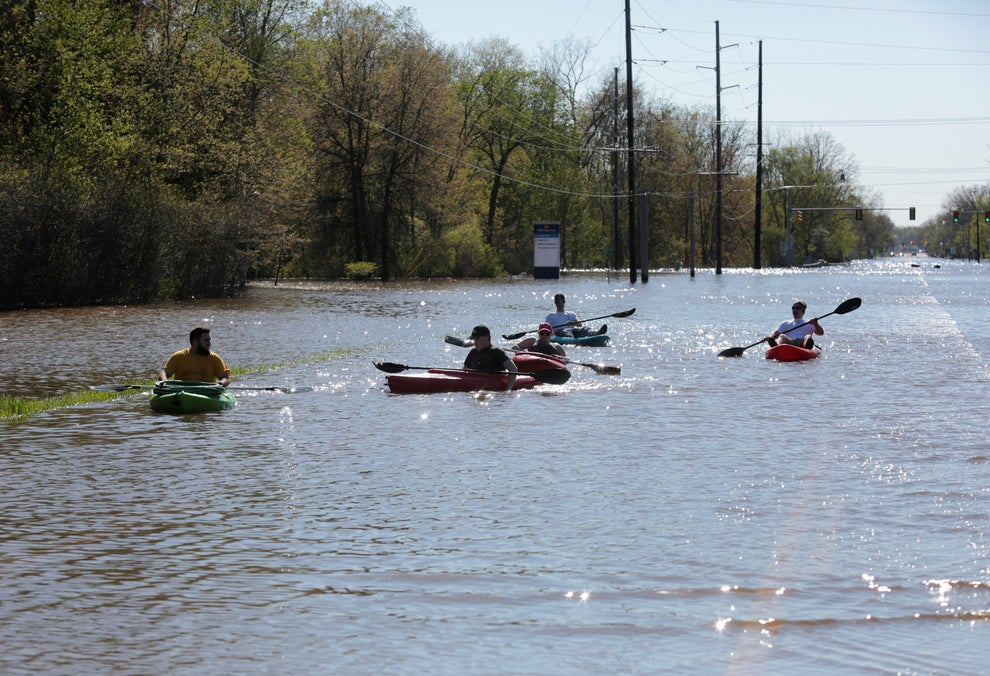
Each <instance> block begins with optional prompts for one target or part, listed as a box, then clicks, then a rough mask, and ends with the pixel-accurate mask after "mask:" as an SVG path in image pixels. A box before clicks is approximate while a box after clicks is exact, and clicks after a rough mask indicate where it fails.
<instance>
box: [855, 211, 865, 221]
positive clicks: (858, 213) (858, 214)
mask: <svg viewBox="0 0 990 676" xmlns="http://www.w3.org/2000/svg"><path fill="white" fill-rule="evenodd" d="M856 220H857V221H861V220H863V210H862V209H856Z"/></svg>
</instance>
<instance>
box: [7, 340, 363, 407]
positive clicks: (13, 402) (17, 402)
mask: <svg viewBox="0 0 990 676" xmlns="http://www.w3.org/2000/svg"><path fill="white" fill-rule="evenodd" d="M360 351H361V350H334V351H331V352H319V353H317V354H315V355H310V356H308V357H301V358H299V359H289V360H286V361H281V362H275V363H271V364H257V365H254V366H240V367H236V368H232V369H231V370H230V375H231V376H232V377H235V378H236V377H237V376H246V375H252V374H256V373H268V372H271V371H278V370H279V369H283V368H288V367H290V366H299V365H302V364H312V363H318V362H325V361H333V360H335V359H342V358H344V357H349V356H353V355H355V354H357V353H358V352H360ZM128 384H130V385H148V386H151V385H154V384H155V381H154V380H147V381H142V382H134V383H128ZM138 391H139V390H126V391H124V392H99V391H95V390H82V391H80V392H66V393H65V394H57V395H50V396H42V397H25V396H8V395H0V420H5V419H10V418H23V417H27V416H32V415H37V414H39V413H44V412H46V411H51V410H53V409H56V408H67V407H69V406H81V405H83V404H92V403H97V402H101V401H106V400H108V399H113V398H115V397H122V396H128V395H131V394H134V393H135V392H138Z"/></svg>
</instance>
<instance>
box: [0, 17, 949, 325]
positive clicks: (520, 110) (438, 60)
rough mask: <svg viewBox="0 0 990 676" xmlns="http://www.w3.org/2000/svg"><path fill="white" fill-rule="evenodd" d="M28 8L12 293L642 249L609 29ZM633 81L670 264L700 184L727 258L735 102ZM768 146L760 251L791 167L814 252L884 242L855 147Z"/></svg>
mask: <svg viewBox="0 0 990 676" xmlns="http://www.w3.org/2000/svg"><path fill="white" fill-rule="evenodd" d="M7 7H8V8H9V9H8V10H5V12H4V13H3V16H2V17H0V240H2V241H3V242H4V247H2V248H0V310H2V309H13V308H23V307H43V306H52V305H82V304H110V303H124V302H127V303H139V302H155V301H160V300H165V299H181V298H189V297H194V296H196V297H213V296H224V295H230V294H234V293H236V292H237V290H238V289H239V288H240V287H242V286H243V285H244V284H245V283H246V282H247V281H248V280H251V279H256V278H261V277H264V278H272V279H274V280H276V283H278V280H280V279H283V278H286V277H297V278H299V277H301V278H315V279H327V278H342V277H352V278H366V277H369V276H375V277H378V278H381V279H386V280H396V279H398V280H402V279H407V278H412V277H429V276H443V277H465V276H472V277H486V276H495V275H503V274H507V273H509V274H515V273H519V272H522V271H527V270H529V269H531V267H532V260H533V253H532V247H533V236H532V233H533V230H532V228H533V223H534V222H536V221H559V222H561V224H562V232H563V235H562V256H563V264H564V266H565V267H617V268H621V267H622V266H623V265H624V260H623V256H622V252H624V251H627V250H628V245H627V242H626V241H625V238H626V236H627V234H628V227H627V225H626V223H627V215H626V212H625V209H626V205H627V203H628V201H627V199H625V198H623V199H621V200H618V202H619V203H620V205H619V207H618V208H617V209H614V204H615V203H616V200H615V199H614V198H613V192H614V188H613V185H619V186H624V185H626V178H625V172H626V168H627V162H626V157H627V155H626V152H625V151H620V150H617V149H619V148H622V147H624V146H625V140H624V139H623V138H616V135H615V132H614V129H615V128H616V127H618V128H622V127H623V126H624V122H622V123H621V124H619V125H616V121H617V120H619V119H623V120H624V117H625V112H624V111H625V110H626V102H625V100H624V96H625V94H624V90H625V88H624V87H623V88H619V91H621V92H622V93H621V94H619V95H618V96H616V95H615V94H614V92H615V91H616V90H617V88H616V87H615V86H614V85H615V83H614V82H613V80H612V78H611V77H609V78H607V79H605V80H596V79H592V78H590V77H589V76H588V75H587V73H586V72H585V70H584V68H585V63H586V61H587V59H588V56H589V54H590V49H591V47H590V45H588V44H583V43H580V42H566V43H562V44H556V45H553V46H551V47H550V48H548V49H546V50H545V51H544V52H543V53H542V54H540V55H539V56H538V57H534V58H535V61H534V60H528V59H527V57H525V56H524V55H523V54H522V53H521V52H520V51H519V50H518V48H516V47H515V46H514V45H512V44H510V43H508V42H506V41H504V40H501V39H492V40H488V41H482V42H479V43H474V44H470V45H467V46H464V47H461V48H458V49H456V50H455V49H453V48H451V47H449V46H445V45H439V44H436V43H435V41H434V40H433V39H431V37H430V35H429V34H428V33H427V32H426V31H425V30H424V28H423V27H422V26H421V25H420V24H419V23H418V22H417V20H416V18H415V16H414V15H413V14H411V13H408V12H407V10H401V9H400V10H398V11H396V12H394V13H393V12H386V11H385V8H384V6H383V5H380V4H374V5H372V4H367V5H365V4H360V3H356V2H346V1H343V0H327V1H326V2H308V1H306V0H208V1H207V2H196V3H193V2H184V1H182V0H171V1H164V0H158V1H154V2H136V1H129V0H92V1H90V2H78V3H77V2H65V0H31V1H28V0H20V1H18V0H15V1H14V2H12V3H7ZM616 65H619V64H616ZM634 92H635V93H634V101H633V104H634V109H635V119H636V120H637V126H636V135H637V136H636V139H635V144H634V145H635V147H634V149H633V152H634V153H635V165H636V172H637V180H636V184H637V190H638V191H643V192H645V193H648V194H649V199H648V214H647V217H648V221H649V233H650V234H649V256H650V266H651V267H667V266H675V265H676V264H677V263H678V262H684V261H687V260H688V255H689V247H690V239H691V237H690V232H689V228H688V223H689V216H688V214H689V204H690V196H691V195H692V193H693V194H695V195H696V200H695V202H694V213H695V214H696V226H695V236H696V242H697V252H698V253H697V256H698V258H697V262H698V264H699V265H702V266H710V265H713V263H714V256H715V251H716V242H715V231H716V228H715V212H716V195H715V185H714V179H713V177H712V176H711V175H710V174H711V172H713V171H714V170H715V167H716V165H717V163H716V161H715V157H714V147H715V129H716V124H715V119H714V110H713V109H712V108H705V107H702V108H697V109H690V108H684V107H681V106H675V105H673V104H671V103H670V102H668V101H665V100H663V99H660V98H651V97H648V96H647V95H646V94H645V93H644V91H643V90H642V89H641V88H639V87H635V88H634ZM721 126H722V148H723V158H722V167H723V172H725V175H724V182H723V190H722V197H723V205H722V209H723V214H724V217H723V228H722V230H723V234H722V237H723V251H724V261H725V264H726V265H728V266H749V265H752V263H753V260H754V250H753V247H754V236H753V233H754V217H755V201H756V200H755V185H756V175H755V174H756V172H755V169H756V167H755V148H754V144H755V141H756V139H755V130H754V129H752V128H751V126H749V125H744V124H736V123H733V122H732V121H731V120H723V122H722V125H721ZM765 143H766V146H767V147H768V148H770V150H769V151H768V152H766V153H765V158H764V176H763V200H762V238H761V252H760V253H761V258H762V262H763V265H764V266H775V265H782V264H783V263H784V253H783V248H784V247H783V246H782V243H783V241H784V239H785V233H786V228H787V217H786V216H787V214H786V208H785V207H786V199H785V197H786V192H787V191H786V190H783V189H781V188H782V186H786V185H799V186H814V187H813V188H806V189H801V190H799V191H794V194H793V195H792V198H793V199H794V202H793V204H794V205H800V206H804V207H806V208H808V209H811V208H820V209H822V210H819V211H814V210H809V211H806V212H804V213H803V218H801V219H800V221H797V220H794V219H792V223H791V227H792V230H793V251H794V260H795V262H797V263H800V261H802V260H807V259H810V260H818V259H826V260H830V261H837V260H846V259H849V258H856V257H869V256H876V255H882V252H883V251H884V250H885V248H886V247H888V246H889V245H890V244H891V243H892V240H893V238H894V229H893V224H892V222H891V221H890V219H889V218H888V217H886V216H885V215H883V212H880V211H877V212H872V211H869V210H868V209H867V211H866V213H865V216H864V219H863V220H862V221H856V220H854V216H853V210H852V207H854V206H867V207H869V206H870V205H874V204H876V202H877V198H876V196H875V195H870V194H864V192H863V191H862V190H860V189H858V188H857V186H856V182H855V179H856V176H857V173H858V172H857V166H856V164H855V161H854V160H853V159H852V157H851V156H850V154H849V153H848V152H847V151H846V149H844V148H842V147H841V146H840V145H838V144H837V143H836V142H835V141H834V139H833V138H832V137H831V136H830V135H828V134H827V133H810V134H806V135H795V136H794V137H780V138H772V139H765ZM647 151H648V152H647ZM706 173H707V174H708V175H706ZM620 192H621V188H620ZM827 209H835V210H827ZM616 233H618V241H617V242H615V241H613V238H614V236H615V234H616ZM951 234H953V235H955V236H957V237H959V236H961V235H959V234H958V233H951Z"/></svg>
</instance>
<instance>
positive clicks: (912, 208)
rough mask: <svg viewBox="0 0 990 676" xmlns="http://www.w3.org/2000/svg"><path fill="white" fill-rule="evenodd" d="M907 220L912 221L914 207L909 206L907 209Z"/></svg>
mask: <svg viewBox="0 0 990 676" xmlns="http://www.w3.org/2000/svg"><path fill="white" fill-rule="evenodd" d="M908 220H909V221H913V220H914V207H911V208H910V209H908Z"/></svg>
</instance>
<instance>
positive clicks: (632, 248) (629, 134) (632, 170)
mask: <svg viewBox="0 0 990 676" xmlns="http://www.w3.org/2000/svg"><path fill="white" fill-rule="evenodd" d="M634 129H635V126H634V125H633V82H632V19H631V16H630V14H629V0H626V157H627V159H628V172H629V176H628V180H629V214H628V216H629V283H630V284H635V283H636V157H635V153H634V152H633V148H635V147H636V143H635V135H634V133H633V130H634Z"/></svg>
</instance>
